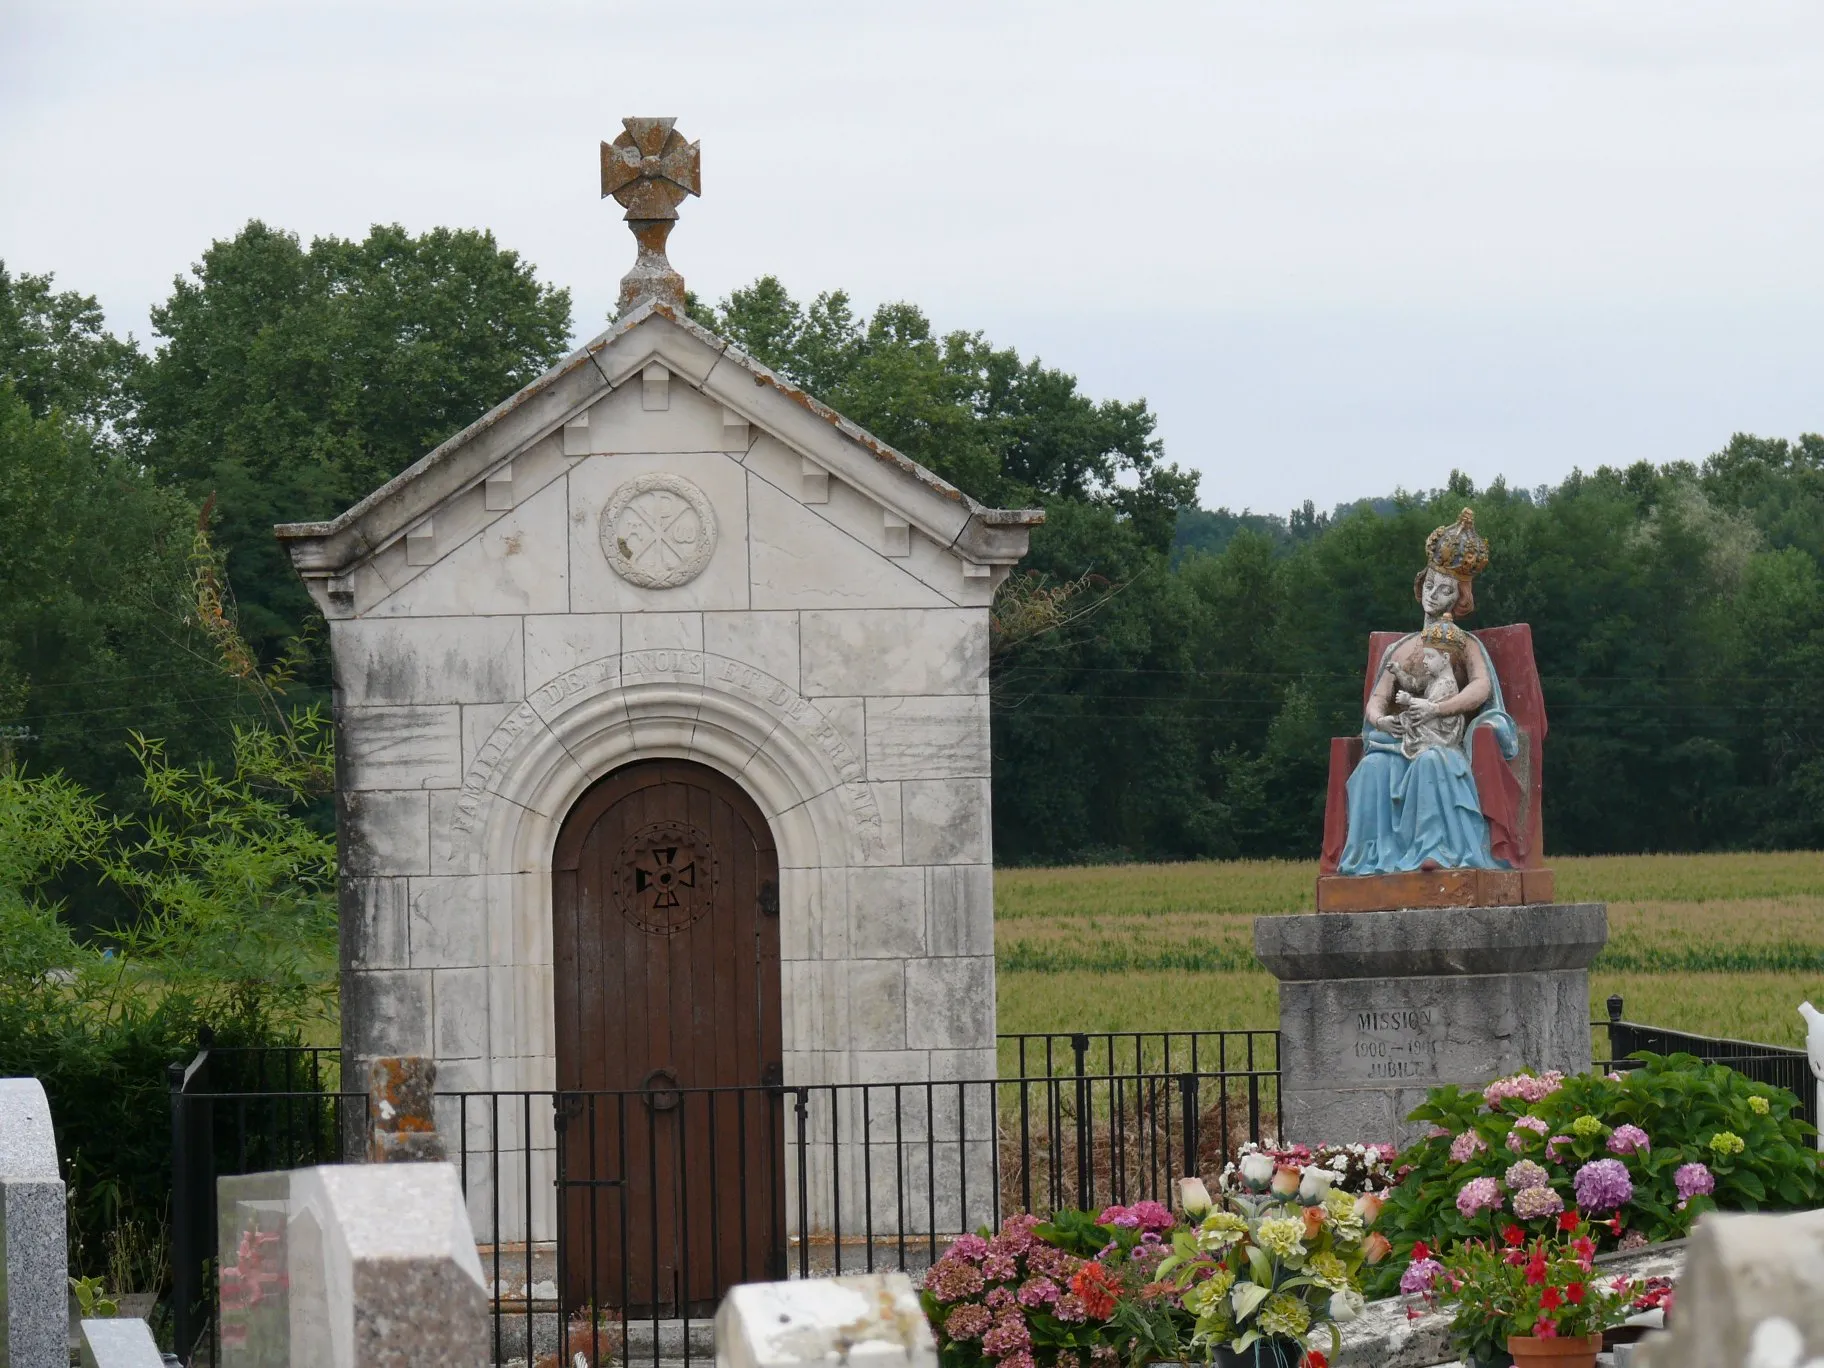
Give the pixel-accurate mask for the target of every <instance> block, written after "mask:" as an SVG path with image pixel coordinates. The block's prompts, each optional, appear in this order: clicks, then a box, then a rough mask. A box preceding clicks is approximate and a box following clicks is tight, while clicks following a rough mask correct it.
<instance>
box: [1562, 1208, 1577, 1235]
mask: <svg viewBox="0 0 1824 1368" xmlns="http://www.w3.org/2000/svg"><path fill="white" fill-rule="evenodd" d="M1582 1219H1583V1217H1581V1216H1579V1215H1578V1214H1577V1208H1576V1207H1572V1208H1571V1209H1570V1210H1569V1211H1561V1212H1559V1213H1558V1229H1560V1230H1575V1229H1577V1223H1578V1222H1579V1221H1581V1220H1582Z"/></svg>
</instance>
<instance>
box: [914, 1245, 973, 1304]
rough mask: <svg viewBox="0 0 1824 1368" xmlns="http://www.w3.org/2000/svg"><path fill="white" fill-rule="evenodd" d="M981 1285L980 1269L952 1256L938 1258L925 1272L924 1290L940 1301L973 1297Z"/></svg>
mask: <svg viewBox="0 0 1824 1368" xmlns="http://www.w3.org/2000/svg"><path fill="white" fill-rule="evenodd" d="M982 1285H983V1284H982V1270H981V1269H979V1268H977V1267H975V1265H973V1264H970V1263H965V1262H964V1261H963V1260H961V1259H958V1258H954V1257H948V1256H947V1257H945V1258H942V1259H939V1260H938V1261H937V1262H936V1263H934V1264H932V1265H931V1271H930V1272H928V1273H926V1274H925V1290H926V1291H927V1292H929V1293H930V1294H931V1295H932V1296H933V1297H935V1298H937V1300H938V1301H940V1302H953V1301H960V1300H961V1299H962V1298H964V1297H973V1296H975V1295H976V1293H978V1292H980V1291H981V1290H982Z"/></svg>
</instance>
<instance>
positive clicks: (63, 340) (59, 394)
mask: <svg viewBox="0 0 1824 1368" xmlns="http://www.w3.org/2000/svg"><path fill="white" fill-rule="evenodd" d="M51 280H52V278H51V277H50V276H48V275H38V276H35V275H21V276H14V275H12V274H10V273H9V272H8V271H7V269H6V263H5V262H4V261H0V378H4V379H6V380H8V381H10V382H11V384H12V387H13V391H14V393H15V394H16V395H17V396H18V397H19V398H20V399H21V400H22V401H23V402H24V404H25V406H26V407H27V408H28V409H29V410H30V411H31V413H32V416H33V417H35V418H43V417H46V416H47V415H49V414H50V412H51V411H52V410H53V409H56V410H58V411H60V412H61V413H63V414H64V415H65V416H66V417H69V418H74V419H77V420H81V421H85V422H88V423H90V424H92V425H96V426H101V425H107V426H116V425H118V424H119V423H121V421H122V420H123V419H125V418H126V416H127V414H128V411H129V407H130V396H129V390H130V387H131V385H132V381H133V377H134V376H135V374H136V373H137V372H138V369H139V366H140V364H141V362H142V360H143V358H142V357H141V355H140V351H139V348H138V347H137V346H135V345H134V343H133V341H132V340H131V339H130V338H129V339H127V340H125V341H123V340H121V339H120V338H117V337H115V336H114V335H113V334H112V333H110V332H108V330H107V329H106V327H105V326H104V325H103V319H102V313H101V305H100V304H99V303H97V302H96V300H95V297H94V296H93V295H84V294H77V293H75V292H74V291H63V292H61V293H57V292H53V291H52V289H51Z"/></svg>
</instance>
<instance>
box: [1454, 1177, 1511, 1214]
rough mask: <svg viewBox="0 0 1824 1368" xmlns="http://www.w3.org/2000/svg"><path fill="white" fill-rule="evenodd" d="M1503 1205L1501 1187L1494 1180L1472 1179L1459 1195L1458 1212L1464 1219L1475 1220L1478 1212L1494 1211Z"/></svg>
mask: <svg viewBox="0 0 1824 1368" xmlns="http://www.w3.org/2000/svg"><path fill="white" fill-rule="evenodd" d="M1500 1205H1501V1185H1500V1184H1499V1183H1497V1182H1496V1181H1495V1180H1494V1179H1493V1178H1471V1179H1470V1180H1469V1181H1468V1182H1467V1183H1465V1184H1463V1187H1462V1189H1461V1190H1460V1191H1459V1192H1458V1193H1457V1210H1458V1211H1460V1212H1461V1213H1463V1219H1464V1220H1466V1221H1468V1220H1473V1219H1475V1215H1476V1213H1477V1212H1478V1211H1493V1210H1495V1209H1496V1208H1497V1207H1499V1206H1500Z"/></svg>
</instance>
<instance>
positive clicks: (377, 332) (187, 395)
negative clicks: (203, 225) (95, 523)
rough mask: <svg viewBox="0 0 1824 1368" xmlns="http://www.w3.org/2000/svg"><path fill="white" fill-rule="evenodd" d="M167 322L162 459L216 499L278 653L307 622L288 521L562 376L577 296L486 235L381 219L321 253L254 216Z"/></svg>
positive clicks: (321, 247) (146, 400)
mask: <svg viewBox="0 0 1824 1368" xmlns="http://www.w3.org/2000/svg"><path fill="white" fill-rule="evenodd" d="M152 319H153V330H154V332H155V333H156V334H157V335H158V336H159V337H161V338H162V339H164V345H163V346H162V347H160V349H159V350H158V352H157V353H156V354H155V355H154V357H153V358H152V360H151V361H150V362H149V363H148V365H147V367H146V370H145V374H144V376H143V378H142V379H141V381H140V383H139V395H140V401H141V402H140V408H139V411H138V415H137V424H138V427H139V429H140V431H141V432H143V434H144V436H145V440H146V452H147V459H148V460H149V462H150V464H151V465H152V466H153V468H154V469H156V470H157V471H159V472H160V473H162V474H164V475H166V476H168V477H170V478H171V479H173V480H175V481H176V482H178V483H179V484H180V485H181V486H182V487H183V488H184V489H185V490H186V491H188V492H189V494H190V495H191V497H192V498H194V499H197V500H199V501H200V500H202V499H204V498H206V497H207V496H209V495H210V494H214V495H215V498H216V504H215V506H216V508H217V509H218V510H219V521H218V524H217V536H218V538H219V541H220V543H221V544H222V546H223V547H224V548H225V549H226V551H227V556H228V567H229V571H230V573H231V576H232V579H233V581H234V584H235V585H236V588H237V592H238V595H239V609H240V617H241V624H242V629H243V630H244V631H245V632H246V635H247V638H248V640H249V642H250V643H251V644H252V645H253V647H254V649H255V650H256V651H257V652H258V653H259V654H260V655H261V656H262V658H267V659H270V658H271V657H272V655H273V654H274V653H275V652H276V651H277V650H279V649H280V648H281V647H282V644H283V643H284V642H286V641H288V640H290V639H291V638H293V637H295V636H297V635H298V633H299V632H300V630H301V629H302V627H303V624H304V623H305V622H306V621H308V620H309V619H310V617H311V608H310V603H309V599H308V597H307V596H306V595H305V593H304V590H303V588H302V586H301V585H300V584H299V583H298V581H297V578H296V576H295V575H294V574H293V573H292V570H291V567H290V565H289V563H288V562H287V560H286V558H285V555H284V553H283V551H282V549H281V548H280V547H279V545H278V543H277V542H276V541H275V540H274V538H273V536H272V528H273V525H274V524H275V523H281V522H302V521H310V520H313V519H321V518H327V517H330V516H333V515H334V514H336V513H338V512H340V511H341V510H342V509H343V508H345V507H347V506H349V505H350V504H352V503H354V502H356V501H357V500H359V499H361V498H362V497H364V496H365V495H367V494H368V493H370V492H371V491H372V490H374V489H376V488H378V487H379V486H380V485H382V484H384V483H385V482H386V481H387V480H389V479H391V478H392V477H393V476H394V475H397V474H398V473H399V472H400V471H401V470H403V469H404V468H405V467H406V466H408V465H410V464H411V463H412V462H413V461H416V460H417V459H418V458H419V457H421V456H423V455H425V454H426V453H427V452H429V451H430V450H431V449H432V448H434V447H435V446H436V445H437V444H438V443H440V442H442V441H443V440H444V439H445V438H447V437H449V436H450V435H451V434H453V433H455V432H457V431H459V430H460V429H461V428H463V427H465V426H467V425H468V424H469V423H471V422H473V421H474V420H475V419H476V418H478V417H480V416H481V414H483V413H484V412H486V411H487V410H488V409H490V408H492V407H493V406H494V405H495V404H496V403H498V402H499V401H500V400H502V399H505V398H507V397H508V396H509V395H511V394H512V393H513V392H514V391H515V390H517V389H519V388H520V387H521V386H523V385H525V384H526V383H528V382H529V381H530V380H532V379H533V378H534V377H536V376H537V375H539V374H540V373H541V372H542V371H544V370H545V369H547V368H548V367H549V366H550V365H551V364H552V363H553V362H554V361H556V360H557V359H558V357H559V356H561V355H562V353H563V350H564V347H565V345H566V340H567V338H568V336H569V331H570V296H569V292H568V291H567V290H561V289H554V288H552V287H550V286H547V285H544V284H542V283H540V281H539V280H538V278H537V275H536V273H535V271H534V270H533V268H532V266H531V265H530V264H529V263H527V262H524V261H522V260H521V259H520V257H519V255H518V253H516V252H512V251H508V250H505V249H503V248H501V247H500V246H499V245H498V244H497V243H496V242H495V240H494V237H493V235H492V234H490V233H485V232H474V231H468V230H455V229H447V228H438V229H433V230H432V231H430V232H428V233H424V234H422V235H419V236H413V235H411V234H409V233H407V232H406V231H405V230H404V229H403V228H401V227H399V226H397V225H380V226H376V227H375V228H374V229H373V230H372V231H371V232H370V233H369V234H368V236H367V237H366V238H365V239H363V240H362V241H360V242H353V241H347V240H344V239H341V238H334V237H327V238H318V239H316V240H314V241H313V242H312V243H311V244H310V246H309V247H308V248H306V247H304V246H303V245H302V244H300V242H299V241H298V239H297V238H296V237H295V236H294V235H292V234H290V233H285V232H281V231H279V230H277V229H273V228H269V227H267V226H266V225H265V224H263V223H259V222H253V223H249V224H248V225H247V227H246V228H244V229H242V231H241V232H240V233H239V234H238V235H236V236H235V237H234V238H232V239H229V240H227V241H221V242H216V243H214V244H213V245H212V246H211V247H210V248H209V250H208V251H207V252H205V253H204V254H203V259H202V261H201V262H200V263H198V264H197V265H196V266H195V267H194V268H193V269H192V271H191V275H190V277H189V278H188V279H186V278H182V277H180V278H179V279H177V280H176V281H175V282H174V285H173V289H172V294H171V297H170V299H168V300H167V301H166V302H165V303H164V304H163V305H161V306H160V307H158V308H156V309H154V310H153V314H152Z"/></svg>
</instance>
